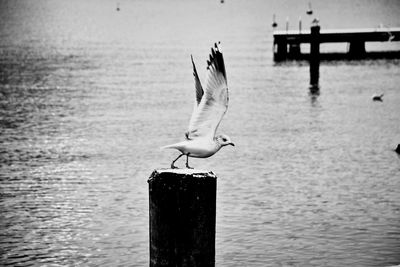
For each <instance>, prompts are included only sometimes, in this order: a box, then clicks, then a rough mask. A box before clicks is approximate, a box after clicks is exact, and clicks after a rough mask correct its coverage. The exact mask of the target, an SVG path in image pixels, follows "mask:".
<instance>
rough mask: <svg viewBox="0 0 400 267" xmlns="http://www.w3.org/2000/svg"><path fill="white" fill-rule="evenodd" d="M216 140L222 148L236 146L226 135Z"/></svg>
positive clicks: (219, 136)
mask: <svg viewBox="0 0 400 267" xmlns="http://www.w3.org/2000/svg"><path fill="white" fill-rule="evenodd" d="M215 139H216V141H217V143H218V144H220V145H221V147H222V146H227V145H231V146H235V144H234V143H233V142H232V141H231V139H230V138H229V136H227V135H226V134H220V135H218V136H217V137H216V138H215Z"/></svg>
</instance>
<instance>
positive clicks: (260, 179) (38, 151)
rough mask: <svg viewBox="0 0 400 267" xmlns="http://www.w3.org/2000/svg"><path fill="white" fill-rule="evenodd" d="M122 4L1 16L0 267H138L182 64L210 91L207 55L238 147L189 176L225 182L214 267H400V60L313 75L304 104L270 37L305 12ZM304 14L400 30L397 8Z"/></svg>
mask: <svg viewBox="0 0 400 267" xmlns="http://www.w3.org/2000/svg"><path fill="white" fill-rule="evenodd" d="M119 2H120V8H121V11H119V12H116V10H115V9H116V2H114V1H106V0H101V1H94V0H87V1H77V0H74V1H61V0H37V1H36V0H35V1H28V0H17V1H11V0H0V106H1V108H0V133H1V135H0V181H1V184H0V186H1V187H0V209H1V213H0V230H1V231H0V255H1V258H0V265H4V266H30V265H35V266H42V265H51V266H69V265H71V266H145V265H148V258H149V255H148V245H149V244H148V242H149V241H148V192H147V190H148V189H147V178H148V176H149V175H150V173H151V172H152V170H153V169H155V168H162V167H167V166H169V164H170V161H171V160H172V159H173V158H174V157H175V156H176V155H177V153H175V152H173V151H160V150H159V149H158V148H159V147H160V146H162V145H166V144H169V143H172V142H175V141H178V140H180V139H182V137H183V133H184V131H185V130H186V127H187V123H188V120H189V116H190V112H191V111H192V104H193V103H192V101H191V100H190V99H192V97H193V90H194V89H193V81H192V73H191V72H192V70H191V62H190V54H193V56H194V58H195V61H196V63H197V66H198V71H199V74H200V76H201V77H203V75H204V72H205V71H204V69H205V59H206V57H207V54H208V52H209V47H210V46H211V45H212V43H213V42H215V41H217V40H220V41H222V44H223V47H224V52H225V53H224V54H225V61H226V68H227V74H228V83H229V87H230V99H231V101H230V107H229V110H228V113H227V114H226V117H225V118H224V121H223V123H222V125H221V129H220V131H221V132H224V133H227V134H229V135H230V136H231V138H232V139H233V140H234V142H235V144H236V147H235V148H224V149H223V150H221V151H220V153H218V154H216V155H215V156H213V157H212V158H209V159H193V160H191V163H192V165H194V166H196V167H198V168H201V169H209V170H213V171H214V172H215V173H216V174H217V176H218V177H219V179H218V195H217V198H218V202H217V238H216V242H217V243H216V249H217V255H216V261H217V264H216V265H217V266H288V265H294V266H390V265H394V264H400V256H399V255H400V159H399V157H398V156H397V155H396V153H394V152H393V149H394V148H395V146H396V145H397V144H398V143H400V116H399V114H400V92H399V86H398V85H399V84H400V75H399V74H400V68H399V65H400V61H399V60H376V61H351V62H340V61H339V62H325V63H322V65H321V70H320V72H321V81H320V83H321V95H320V96H319V97H318V98H317V99H311V98H310V96H309V95H308V89H307V87H308V66H307V63H306V62H290V63H283V64H274V63H273V61H272V51H271V49H272V35H271V34H272V32H271V27H270V24H271V18H272V13H276V14H277V18H278V23H279V27H283V25H284V23H285V22H284V21H285V18H286V16H288V17H289V19H290V21H293V23H292V24H293V25H295V24H296V21H297V20H298V16H299V15H302V16H303V25H308V23H309V21H310V20H311V18H307V17H306V15H305V9H306V7H307V2H308V1H261V0H260V1H257V0H255V1H244V0H236V1H234V0H232V1H225V4H224V5H221V4H220V3H219V1H204V2H201V3H200V1H178V0H174V1H169V2H166V1H119ZM313 8H314V12H315V15H316V16H318V17H319V18H320V21H321V26H322V27H326V28H346V27H351V28H354V27H376V26H377V25H378V24H380V23H383V24H384V25H387V26H399V25H400V20H399V17H398V14H399V13H400V5H399V3H398V1H395V0H393V1H351V3H350V1H344V0H340V1H339V0H338V1H319V2H317V3H313ZM388 46H390V49H393V48H398V44H396V43H392V44H374V45H372V47H373V48H374V49H386V48H388ZM338 49H339V47H338ZM367 49H368V46H367ZM377 92H383V93H385V96H384V101H383V102H382V103H376V102H372V101H371V95H372V94H373V93H377ZM179 164H181V165H182V166H183V162H180V163H179Z"/></svg>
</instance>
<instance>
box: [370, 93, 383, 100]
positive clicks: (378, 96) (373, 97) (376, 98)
mask: <svg viewBox="0 0 400 267" xmlns="http://www.w3.org/2000/svg"><path fill="white" fill-rule="evenodd" d="M382 98H383V94H380V95H378V94H375V95H373V96H372V101H380V102H383V99H382Z"/></svg>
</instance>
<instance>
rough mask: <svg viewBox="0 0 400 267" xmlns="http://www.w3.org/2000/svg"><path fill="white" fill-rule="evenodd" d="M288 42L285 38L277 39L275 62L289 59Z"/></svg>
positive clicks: (275, 42) (275, 41) (275, 43)
mask: <svg viewBox="0 0 400 267" xmlns="http://www.w3.org/2000/svg"><path fill="white" fill-rule="evenodd" d="M287 53H288V51H287V40H286V36H285V37H280V38H275V40H274V61H282V60H286V59H287Z"/></svg>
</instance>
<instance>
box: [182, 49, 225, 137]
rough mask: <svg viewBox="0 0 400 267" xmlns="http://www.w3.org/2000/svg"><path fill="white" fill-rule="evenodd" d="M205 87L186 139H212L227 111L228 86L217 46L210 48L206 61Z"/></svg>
mask: <svg viewBox="0 0 400 267" xmlns="http://www.w3.org/2000/svg"><path fill="white" fill-rule="evenodd" d="M207 65H208V66H207V74H206V87H205V90H204V95H203V97H202V98H201V101H200V103H199V105H198V107H197V109H195V110H194V112H193V114H192V118H191V120H190V123H189V130H188V132H187V134H186V136H187V138H188V139H192V138H195V137H200V136H207V137H210V138H213V137H214V135H215V132H216V130H217V128H218V125H219V123H220V122H221V120H222V117H223V116H224V114H225V112H226V110H227V109H228V100H229V97H228V85H227V81H226V71H225V63H224V58H223V55H222V53H221V50H220V48H219V46H218V45H217V44H215V48H211V54H210V60H208V61H207Z"/></svg>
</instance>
